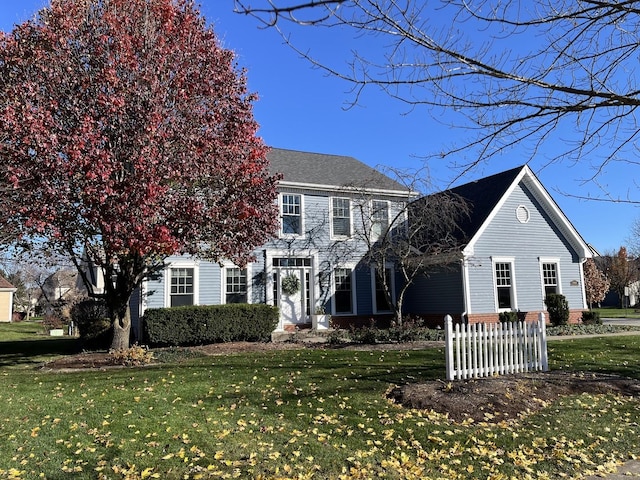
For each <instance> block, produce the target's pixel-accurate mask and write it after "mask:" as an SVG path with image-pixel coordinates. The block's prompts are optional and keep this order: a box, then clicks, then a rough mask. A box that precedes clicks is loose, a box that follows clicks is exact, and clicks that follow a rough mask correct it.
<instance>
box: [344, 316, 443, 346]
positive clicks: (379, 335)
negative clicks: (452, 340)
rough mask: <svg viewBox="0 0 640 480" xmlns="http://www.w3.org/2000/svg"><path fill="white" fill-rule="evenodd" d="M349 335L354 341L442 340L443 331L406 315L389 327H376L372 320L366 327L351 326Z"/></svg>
mask: <svg viewBox="0 0 640 480" xmlns="http://www.w3.org/2000/svg"><path fill="white" fill-rule="evenodd" d="M350 337H351V341H353V342H355V343H365V344H375V343H385V342H398V343H406V342H416V341H436V340H444V331H443V330H440V329H433V328H427V327H425V326H424V321H423V320H422V319H421V318H413V317H407V318H405V319H404V320H403V322H402V325H395V324H392V325H391V326H390V327H389V328H377V327H376V326H375V322H373V321H372V322H371V324H370V326H368V327H361V328H353V327H352V328H351V332H350Z"/></svg>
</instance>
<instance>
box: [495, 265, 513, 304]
mask: <svg viewBox="0 0 640 480" xmlns="http://www.w3.org/2000/svg"><path fill="white" fill-rule="evenodd" d="M494 266H495V267H494V268H495V279H496V298H497V303H498V309H499V310H511V309H513V308H515V302H514V289H513V286H514V285H513V269H512V266H513V265H512V263H511V262H502V261H497V262H495V263H494Z"/></svg>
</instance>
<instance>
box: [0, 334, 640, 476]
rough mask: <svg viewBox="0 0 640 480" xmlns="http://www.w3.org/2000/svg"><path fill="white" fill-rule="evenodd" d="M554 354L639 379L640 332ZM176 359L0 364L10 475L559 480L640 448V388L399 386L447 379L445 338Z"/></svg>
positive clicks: (566, 346) (0, 459)
mask: <svg viewBox="0 0 640 480" xmlns="http://www.w3.org/2000/svg"><path fill="white" fill-rule="evenodd" d="M46 342H48V340H47V341H46ZM6 345H9V343H4V344H3V343H0V361H3V360H2V357H3V351H2V347H3V346H6ZM549 354H550V360H551V368H552V369H576V370H582V369H586V370H591V371H599V372H610V373H613V374H621V375H625V376H629V377H633V378H640V336H624V337H622V336H620V337H606V338H591V339H579V340H565V341H563V342H560V341H557V342H551V343H550V352H549ZM165 358H170V362H171V363H164V364H161V365H156V366H151V367H144V368H130V369H112V370H105V371H82V372H74V373H60V372H58V373H55V372H47V371H43V370H37V369H33V368H26V367H25V365H29V363H26V364H20V365H21V367H20V368H15V365H14V366H13V368H0V405H2V408H1V409H0V445H1V448H0V479H27V478H34V479H35V478H48V479H58V478H67V476H69V477H71V476H72V477H73V478H86V479H94V478H104V479H143V478H162V479H185V478H194V479H195V478H282V479H284V478H317V479H326V478H344V479H351V478H376V477H381V478H398V479H410V478H421V479H431V478H434V479H435V478H442V479H455V478H459V479H473V478H492V479H511V478H513V479H526V478H550V479H555V478H561V477H567V478H571V477H574V476H579V475H583V474H585V473H587V472H598V471H606V470H608V469H611V468H613V467H614V466H615V465H616V463H617V462H619V461H623V460H626V459H628V458H630V457H631V456H633V455H634V454H635V455H640V435H639V433H640V430H639V429H640V427H639V426H638V422H639V421H640V418H639V417H640V399H638V398H630V397H621V396H607V395H587V394H583V395H579V396H573V397H566V398H564V399H562V400H560V401H557V402H553V403H551V404H549V405H547V406H546V407H545V408H544V409H542V410H541V411H539V412H537V413H534V414H531V415H529V416H526V417H524V418H523V419H520V420H518V421H511V422H502V423H499V424H490V423H484V422H482V423H471V422H468V423H465V424H455V423H452V422H450V421H448V419H447V418H446V417H444V416H442V415H438V414H434V413H430V412H427V411H418V410H407V409H404V408H401V407H398V406H396V405H394V404H392V403H390V402H388V401H387V400H386V397H385V393H386V392H387V391H388V390H389V388H390V387H391V386H392V385H396V384H403V383H406V382H417V381H420V380H423V379H424V380H426V379H436V378H443V377H444V351H443V350H442V349H426V350H420V351H406V352H402V351H353V350H345V349H333V350H324V349H301V350H290V351H274V352H266V353H251V354H248V353H246V354H243V355H228V356H219V357H196V358H193V357H191V358H188V359H183V360H181V356H180V355H179V354H175V352H174V354H173V355H172V356H171V357H168V356H167V357H165ZM505 395H508V393H507V392H505Z"/></svg>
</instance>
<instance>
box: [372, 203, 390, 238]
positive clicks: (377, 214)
mask: <svg viewBox="0 0 640 480" xmlns="http://www.w3.org/2000/svg"><path fill="white" fill-rule="evenodd" d="M387 228H389V202H387V201H384V200H373V201H372V202H371V239H372V240H378V239H379V238H380V237H382V236H383V235H385V233H386V231H387Z"/></svg>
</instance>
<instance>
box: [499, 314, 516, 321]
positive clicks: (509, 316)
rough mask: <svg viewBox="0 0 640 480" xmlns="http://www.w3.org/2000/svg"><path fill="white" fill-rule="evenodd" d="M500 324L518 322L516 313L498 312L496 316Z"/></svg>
mask: <svg viewBox="0 0 640 480" xmlns="http://www.w3.org/2000/svg"><path fill="white" fill-rule="evenodd" d="M498 319H499V320H500V323H513V322H517V321H518V312H500V313H499V314H498Z"/></svg>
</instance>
